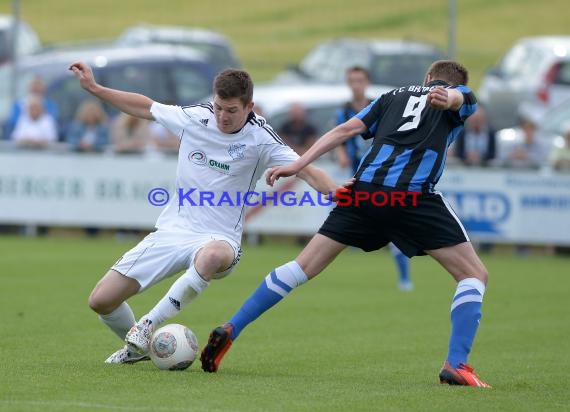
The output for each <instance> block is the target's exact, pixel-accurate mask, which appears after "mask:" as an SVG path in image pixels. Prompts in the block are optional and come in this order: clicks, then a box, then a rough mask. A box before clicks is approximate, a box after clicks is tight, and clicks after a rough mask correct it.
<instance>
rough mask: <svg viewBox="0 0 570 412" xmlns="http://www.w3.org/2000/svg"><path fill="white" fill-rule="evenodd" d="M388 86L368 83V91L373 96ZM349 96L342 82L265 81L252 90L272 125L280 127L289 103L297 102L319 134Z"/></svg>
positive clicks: (256, 101) (255, 101) (328, 124)
mask: <svg viewBox="0 0 570 412" xmlns="http://www.w3.org/2000/svg"><path fill="white" fill-rule="evenodd" d="M390 90H391V88H390V87H385V86H371V87H369V89H368V93H367V95H368V96H369V97H370V98H376V97H379V96H380V95H382V94H384V93H386V92H388V91H390ZM350 98H351V93H350V89H349V88H348V87H347V86H346V85H342V84H330V85H329V84H295V85H275V84H268V85H262V86H256V87H255V88H254V91H253V101H254V103H255V105H256V106H258V107H259V108H261V110H262V112H263V116H264V117H266V119H267V121H268V122H269V124H270V125H271V126H272V127H273V128H274V129H276V130H278V129H280V128H281V126H282V125H283V124H284V123H285V122H286V121H287V115H288V112H289V108H290V107H291V105H292V104H294V103H300V104H301V105H302V106H303V107H304V108H305V109H306V111H307V115H308V118H309V121H310V122H311V123H312V124H313V125H315V127H316V128H317V131H318V133H319V135H322V134H324V133H325V132H326V131H328V130H329V129H331V128H332V127H334V126H335V112H336V110H337V109H338V108H340V107H342V105H343V104H344V103H346V102H347V101H349V100H350Z"/></svg>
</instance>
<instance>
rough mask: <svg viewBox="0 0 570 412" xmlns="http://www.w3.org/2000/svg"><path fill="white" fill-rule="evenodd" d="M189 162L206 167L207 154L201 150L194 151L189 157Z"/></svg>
mask: <svg viewBox="0 0 570 412" xmlns="http://www.w3.org/2000/svg"><path fill="white" fill-rule="evenodd" d="M188 160H190V161H191V162H192V163H196V164H197V165H205V164H206V160H207V159H206V153H204V152H202V151H201V150H194V151H192V152H190V154H189V155H188Z"/></svg>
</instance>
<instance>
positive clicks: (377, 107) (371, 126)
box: [355, 95, 384, 139]
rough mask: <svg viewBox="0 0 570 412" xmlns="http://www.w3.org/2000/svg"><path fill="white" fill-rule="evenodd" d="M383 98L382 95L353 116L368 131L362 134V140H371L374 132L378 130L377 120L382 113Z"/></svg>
mask: <svg viewBox="0 0 570 412" xmlns="http://www.w3.org/2000/svg"><path fill="white" fill-rule="evenodd" d="M383 97H384V96H383V95H382V96H380V97H378V98H377V99H376V100H373V101H372V102H371V103H370V104H369V105H368V106H366V107H365V108H364V109H362V110H361V111H360V112H358V113H357V114H356V115H355V117H357V118H358V119H360V120H362V122H363V123H364V124H365V125H366V127H367V129H368V130H367V131H366V132H364V133H362V138H363V139H371V138H373V137H374V135H375V134H376V130H377V129H378V120H379V119H380V114H381V112H382V102H383V100H382V98H383Z"/></svg>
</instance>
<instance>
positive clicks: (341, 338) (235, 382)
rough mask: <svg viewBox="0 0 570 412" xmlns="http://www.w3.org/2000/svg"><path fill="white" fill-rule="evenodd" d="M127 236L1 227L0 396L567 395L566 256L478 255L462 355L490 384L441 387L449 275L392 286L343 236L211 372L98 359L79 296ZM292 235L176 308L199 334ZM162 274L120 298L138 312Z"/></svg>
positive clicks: (437, 273) (37, 403)
mask: <svg viewBox="0 0 570 412" xmlns="http://www.w3.org/2000/svg"><path fill="white" fill-rule="evenodd" d="M131 246H132V243H119V242H116V241H114V240H110V239H107V240H105V239H98V240H83V239H65V238H57V237H56V238H46V239H26V238H17V237H0V251H1V254H0V268H1V270H0V282H1V283H0V284H1V285H2V286H1V291H0V313H2V322H1V324H2V326H1V331H2V334H1V337H0V359H1V361H0V410H6V411H90V410H93V411H101V410H109V411H168V412H173V411H183V410H199V411H201V410H208V411H222V410H228V411H229V410H231V411H266V410H295V411H296V410H306V411H332V410H335V411H336V410H338V411H369V410H383V411H384V410H385V411H390V410H394V411H396V410H418V411H422V410H446V409H447V410H451V409H453V410H481V411H489V410H501V411H514V410H517V411H520V410H528V411H536V410H553V411H554V410H564V409H566V410H568V409H569V403H568V388H567V385H568V368H569V367H570V365H569V356H568V350H569V349H570V348H569V344H568V342H569V338H570V336H569V333H568V295H569V292H570V278H569V277H568V259H562V258H553V257H546V256H530V257H528V258H515V257H514V256H512V255H510V254H506V253H497V254H493V255H486V256H484V261H485V262H486V264H487V265H488V267H489V270H490V272H491V281H490V286H489V289H488V292H487V295H486V299H485V305H484V317H483V320H482V323H481V328H480V331H479V334H478V337H477V340H476V343H475V347H474V351H473V354H472V357H471V361H472V362H473V363H474V364H475V365H476V367H477V370H478V371H479V372H480V375H481V376H482V377H483V378H484V379H486V380H488V381H489V382H490V383H491V384H492V385H493V386H494V388H493V389H492V390H488V391H482V390H476V389H472V388H456V387H446V386H440V385H439V384H438V383H437V371H438V369H439V367H440V366H441V363H442V361H443V359H444V357H445V354H446V348H447V339H448V333H449V320H448V316H449V313H448V312H449V303H450V300H451V296H452V294H453V290H454V286H453V285H454V284H453V281H452V280H451V278H450V276H448V275H446V274H445V273H443V271H442V269H440V267H439V266H438V265H437V264H436V263H434V262H433V261H431V260H430V259H429V258H416V259H414V260H413V261H412V270H413V278H414V282H415V285H416V290H415V291H414V292H412V293H401V292H398V291H397V289H396V279H395V275H394V267H393V262H392V261H391V259H390V256H389V255H388V253H387V252H383V251H382V252H378V253H370V254H364V253H361V252H356V251H352V250H349V251H347V252H345V253H344V254H343V255H341V257H340V258H339V259H338V260H337V261H336V262H334V263H333V265H332V266H331V267H330V268H329V269H328V270H327V271H326V272H325V273H324V274H323V275H322V276H321V277H320V278H317V279H316V280H314V281H312V282H310V283H309V284H307V285H305V286H303V287H302V288H300V289H298V290H296V291H295V292H294V293H293V294H291V295H290V296H289V297H288V298H287V299H286V301H285V302H283V303H282V304H281V305H279V306H278V307H276V308H275V309H273V310H272V311H270V312H268V313H267V314H265V315H264V316H263V317H262V318H260V319H259V320H258V321H257V322H256V323H254V324H253V325H251V326H250V327H249V328H248V329H247V330H246V331H245V332H244V333H243V334H242V335H241V336H240V338H239V340H238V341H236V343H235V344H234V346H233V347H232V349H231V351H230V352H229V353H228V356H227V358H226V359H225V361H224V363H223V365H222V368H221V370H220V372H219V373H218V374H205V373H203V372H202V371H201V370H200V368H199V365H193V366H192V367H191V368H190V369H189V370H187V371H184V372H166V371H160V370H158V369H156V368H155V367H154V366H153V365H152V364H151V363H149V362H146V363H143V364H140V363H139V364H136V365H124V366H116V365H105V364H103V360H104V359H105V358H106V357H107V356H108V355H109V354H110V353H111V352H112V351H114V350H115V349H117V348H118V347H120V344H121V343H120V342H119V340H118V339H117V338H116V337H115V336H114V335H112V334H111V333H110V332H109V331H108V330H106V328H105V327H104V326H103V325H102V324H101V323H100V322H99V320H98V319H97V317H96V316H95V315H94V314H93V313H92V312H91V311H90V310H89V309H88V307H87V305H86V300H87V296H88V295H89V292H90V290H91V288H92V287H93V285H94V284H95V283H96V281H97V280H98V279H99V277H100V276H101V275H102V274H103V273H104V272H105V271H106V269H107V267H108V266H109V265H110V264H112V263H113V262H114V261H115V259H116V258H118V257H119V256H120V255H121V254H122V252H123V251H125V250H127V249H128V248H130V247H131ZM297 252H298V247H295V246H290V245H269V246H263V247H259V248H247V249H246V253H245V254H244V257H243V260H242V263H240V266H239V267H238V269H237V270H236V271H235V272H234V273H233V274H232V276H230V277H229V278H227V279H225V280H223V281H217V282H214V284H213V285H212V286H211V287H210V288H209V289H208V290H207V291H206V293H204V295H203V296H201V297H200V298H199V299H198V300H197V301H196V302H195V303H193V304H192V305H191V306H189V307H188V308H187V309H185V310H184V312H183V313H182V314H181V315H180V316H179V317H177V318H175V321H176V322H180V323H184V324H186V325H188V326H189V327H191V328H192V329H193V330H194V331H195V333H196V335H197V336H198V339H199V341H200V344H201V346H202V345H203V344H204V342H205V340H206V337H207V335H208V332H209V330H210V329H211V328H212V327H213V326H216V325H218V324H219V323H221V322H223V321H224V320H227V319H228V317H229V316H230V315H231V314H232V313H233V311H234V310H235V309H237V308H238V307H239V305H240V304H241V302H242V301H243V300H244V299H245V298H246V297H247V296H248V295H249V294H250V293H251V291H252V290H253V289H254V288H255V287H256V285H257V284H258V283H259V281H260V280H261V279H262V278H263V276H265V274H266V273H267V272H268V271H269V270H270V269H271V268H273V267H274V266H275V265H277V264H280V263H283V262H285V261H287V260H289V259H291V258H292V257H294V256H295V255H296V253H297ZM169 284H170V282H168V281H167V282H164V283H163V284H160V285H158V286H156V287H155V288H153V289H150V290H149V291H147V292H146V293H144V294H142V295H140V296H136V297H135V298H133V299H131V301H130V303H131V305H132V307H133V309H134V310H135V313H136V314H137V315H138V316H140V315H141V314H143V313H144V312H145V311H147V310H148V309H150V307H151V306H152V305H153V304H154V303H155V302H156V301H157V300H158V299H159V298H160V297H161V295H162V294H163V293H164V292H165V291H166V289H167V288H168V286H169Z"/></svg>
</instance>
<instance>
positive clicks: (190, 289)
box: [142, 265, 210, 330]
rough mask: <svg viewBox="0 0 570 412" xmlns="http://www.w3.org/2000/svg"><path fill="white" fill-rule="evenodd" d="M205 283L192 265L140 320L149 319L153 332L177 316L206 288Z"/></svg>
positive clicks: (207, 283) (206, 283)
mask: <svg viewBox="0 0 570 412" xmlns="http://www.w3.org/2000/svg"><path fill="white" fill-rule="evenodd" d="M209 284H210V282H207V281H206V280H204V278H202V277H201V276H200V274H199V273H198V272H197V271H196V268H195V267H194V265H192V266H191V267H190V268H189V269H188V270H187V271H186V273H184V274H183V275H182V276H180V277H179V278H178V279H177V280H176V282H174V284H173V285H172V286H171V287H170V289H169V290H168V292H167V293H166V295H164V297H163V298H162V299H161V300H160V301H159V302H158V303H157V304H156V306H155V307H154V308H153V309H152V310H151V311H150V312H149V313H148V314H147V315H145V316H143V317H142V319H149V320H150V321H151V322H152V324H153V326H154V328H155V330H156V328H158V326H159V325H160V324H161V323H162V322H164V321H166V320H168V319H170V318H172V317H173V316H175V315H177V314H178V313H179V312H180V311H181V310H182V309H183V308H184V307H185V306H186V305H188V304H189V303H190V302H192V301H193V300H194V299H195V298H196V296H198V295H199V294H200V293H202V292H203V291H204V289H206V288H207V287H208V285H209Z"/></svg>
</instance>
